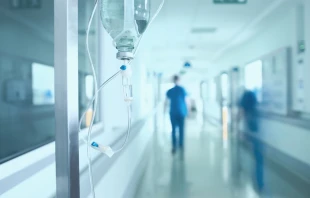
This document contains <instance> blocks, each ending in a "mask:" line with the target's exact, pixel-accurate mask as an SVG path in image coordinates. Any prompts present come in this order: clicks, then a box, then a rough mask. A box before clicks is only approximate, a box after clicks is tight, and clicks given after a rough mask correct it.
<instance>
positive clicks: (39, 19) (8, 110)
mask: <svg viewBox="0 0 310 198" xmlns="http://www.w3.org/2000/svg"><path fill="white" fill-rule="evenodd" d="M93 3H94V2H93V1H79V37H78V39H79V40H78V42H79V57H78V58H79V112H80V116H81V115H82V113H83V112H84V111H85V110H87V109H91V108H88V107H87V105H88V104H89V102H90V100H91V98H92V95H93V94H94V88H93V86H94V85H93V76H92V73H91V70H90V67H89V61H88V57H87V53H86V50H85V48H86V46H85V39H86V27H87V22H88V18H89V16H90V14H91V11H92V8H93ZM15 6H17V7H18V9H15V8H14V9H13V8H12V5H10V3H9V1H1V2H0V9H1V10H5V12H0V27H1V31H0V43H1V45H0V96H1V97H0V164H1V163H3V162H6V161H8V160H10V159H12V158H14V157H17V156H19V155H22V154H23V153H26V152H28V151H31V150H33V149H36V148H38V147H40V146H42V145H45V144H47V143H49V142H52V141H54V139H55V111H54V103H55V93H54V1H42V2H41V3H40V6H30V7H29V6H19V5H15ZM17 7H16V8H17ZM97 18H98V17H97V16H95V17H94V21H93V23H92V28H91V30H90V39H89V43H90V52H91V55H92V58H93V61H94V64H95V67H96V69H98V55H97V54H98V51H97V49H98V28H97V27H98V21H97V20H98V19H97ZM97 112H98V114H99V111H97ZM91 115H92V111H90V112H88V113H87V116H86V118H87V119H88V120H89V117H90V116H91ZM98 121H99V116H97V117H96V120H95V122H98ZM87 123H88V122H87V120H85V122H84V123H83V127H85V126H87ZM12 143H14V146H12Z"/></svg>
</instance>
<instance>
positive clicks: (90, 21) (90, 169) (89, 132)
mask: <svg viewBox="0 0 310 198" xmlns="http://www.w3.org/2000/svg"><path fill="white" fill-rule="evenodd" d="M97 6H98V0H96V1H95V5H94V8H93V11H92V14H91V16H90V18H89V21H88V25H87V31H86V49H87V54H88V59H89V62H90V65H91V69H92V73H93V78H94V85H95V95H94V111H93V114H92V118H91V122H90V125H89V128H88V134H87V161H88V174H89V182H90V189H91V194H92V197H93V198H95V197H96V194H95V188H94V184H93V171H92V166H91V161H92V159H91V153H90V151H89V143H90V138H91V132H92V128H93V124H94V120H95V116H96V111H97V103H98V101H97V98H98V94H97V90H98V82H97V75H96V70H95V67H94V63H93V60H92V58H91V54H90V50H89V42H88V41H89V30H90V26H91V23H92V21H93V18H94V15H95V12H96V9H97Z"/></svg>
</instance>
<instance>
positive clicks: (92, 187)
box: [79, 0, 165, 198]
mask: <svg viewBox="0 0 310 198" xmlns="http://www.w3.org/2000/svg"><path fill="white" fill-rule="evenodd" d="M164 2H165V0H162V3H161V4H160V6H159V8H158V9H157V11H156V13H155V15H154V16H153V17H152V19H151V20H150V23H149V25H150V24H151V23H152V22H153V20H154V19H155V17H156V16H157V15H158V14H159V12H160V10H161V9H162V7H163V5H164ZM97 6H98V0H96V1H95V5H94V8H93V11H92V14H91V17H90V19H89V21H88V26H87V31H86V48H87V54H88V58H89V62H90V64H91V69H92V73H93V77H94V85H95V94H94V96H93V98H92V100H91V102H90V103H89V105H88V108H90V107H91V105H92V103H94V111H93V114H92V119H91V123H90V126H89V129H88V135H87V158H88V173H89V180H90V188H91V194H92V197H93V198H95V197H96V195H95V188H94V185H93V175H92V166H91V160H92V159H91V153H90V151H89V145H90V140H91V132H92V127H93V124H94V119H95V116H96V111H97V103H98V100H97V99H98V93H99V92H100V91H101V90H102V88H103V87H104V86H105V85H106V84H107V83H109V82H110V81H111V80H112V79H114V78H115V77H116V76H117V75H118V74H120V72H121V70H120V71H118V72H117V73H116V74H114V75H113V76H112V77H110V78H109V79H108V80H106V81H105V82H104V83H103V84H102V85H101V86H100V88H99V89H98V81H97V76H96V71H95V67H94V64H93V60H92V58H91V54H90V50H89V31H90V26H91V23H92V20H93V18H94V15H95V12H96V9H97ZM142 36H143V35H142ZM142 36H141V37H140V39H139V40H138V43H137V48H136V49H135V50H134V54H136V52H137V51H138V49H139V44H140V41H141V39H142ZM130 62H131V61H130ZM130 62H129V63H130ZM127 113H128V129H127V135H126V139H125V142H124V143H123V145H122V146H121V148H120V149H118V150H116V151H115V153H117V152H120V151H121V150H122V149H123V148H124V147H125V145H126V143H127V140H128V138H129V135H130V128H131V112H130V103H128V104H127ZM85 115H86V112H84V113H83V115H82V117H81V120H80V123H79V130H81V123H82V120H83V119H84V117H85Z"/></svg>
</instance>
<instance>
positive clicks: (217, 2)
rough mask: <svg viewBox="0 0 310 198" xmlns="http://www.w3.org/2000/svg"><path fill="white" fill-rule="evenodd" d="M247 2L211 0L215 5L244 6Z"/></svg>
mask: <svg viewBox="0 0 310 198" xmlns="http://www.w3.org/2000/svg"><path fill="white" fill-rule="evenodd" d="M247 2H248V0H213V3H215V4H246V3H247Z"/></svg>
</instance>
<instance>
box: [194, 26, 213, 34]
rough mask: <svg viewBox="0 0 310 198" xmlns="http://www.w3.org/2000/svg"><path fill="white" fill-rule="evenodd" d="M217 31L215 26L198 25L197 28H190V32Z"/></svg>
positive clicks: (207, 32) (206, 32) (209, 32)
mask: <svg viewBox="0 0 310 198" xmlns="http://www.w3.org/2000/svg"><path fill="white" fill-rule="evenodd" d="M216 31H217V28H215V27H198V28H192V30H191V33H192V34H212V33H215V32H216Z"/></svg>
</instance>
